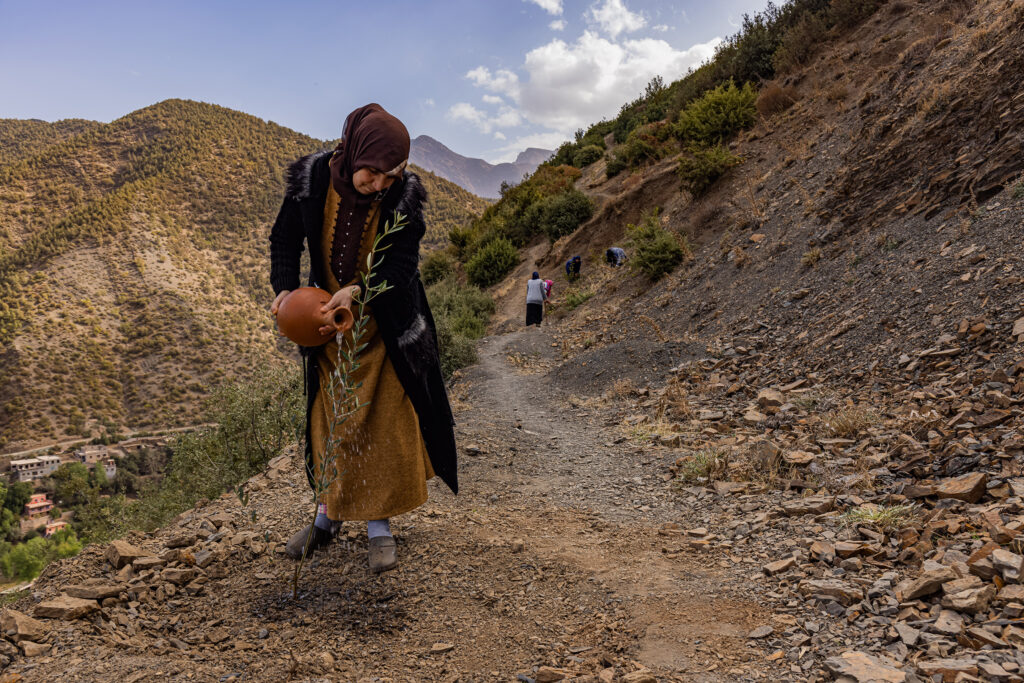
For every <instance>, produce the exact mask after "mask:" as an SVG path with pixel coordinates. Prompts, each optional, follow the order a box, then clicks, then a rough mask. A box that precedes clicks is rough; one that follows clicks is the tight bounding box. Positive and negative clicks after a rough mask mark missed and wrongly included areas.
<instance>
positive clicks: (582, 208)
mask: <svg viewBox="0 0 1024 683" xmlns="http://www.w3.org/2000/svg"><path fill="white" fill-rule="evenodd" d="M539 207H540V211H539V214H540V215H539V219H540V225H541V227H542V229H543V230H544V232H545V233H546V234H547V236H548V237H549V238H551V241H555V240H557V239H558V238H559V237H562V236H564V235H571V234H572V233H573V232H574V231H575V230H576V228H578V227H579V226H580V225H581V224H582V223H583V222H585V221H586V220H587V219H589V218H590V217H591V216H592V215H593V214H594V204H593V202H591V201H590V198H589V197H587V195H585V194H583V193H582V192H580V191H579V190H576V189H573V190H569V191H568V192H563V193H562V194H558V195H555V196H554V197H548V198H547V199H545V200H544V202H543V203H542V204H540V205H539Z"/></svg>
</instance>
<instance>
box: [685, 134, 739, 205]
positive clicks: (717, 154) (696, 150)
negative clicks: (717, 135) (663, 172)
mask: <svg viewBox="0 0 1024 683" xmlns="http://www.w3.org/2000/svg"><path fill="white" fill-rule="evenodd" d="M740 162H741V159H740V158H739V157H738V156H736V155H735V154H733V153H732V152H730V151H729V150H728V149H726V148H725V146H724V145H715V146H713V147H692V148H690V152H689V154H687V155H685V156H684V157H683V158H682V160H681V161H680V162H679V168H677V169H676V173H677V174H678V175H679V180H680V181H681V182H682V185H683V188H684V189H686V190H688V191H689V192H690V194H692V195H693V196H694V197H699V196H700V195H701V194H703V193H704V191H705V190H707V189H708V188H709V187H711V185H712V183H714V182H715V181H716V180H718V179H719V178H721V177H722V176H723V175H725V172H726V171H728V170H729V169H730V168H732V167H733V166H736V165H737V164H739V163H740Z"/></svg>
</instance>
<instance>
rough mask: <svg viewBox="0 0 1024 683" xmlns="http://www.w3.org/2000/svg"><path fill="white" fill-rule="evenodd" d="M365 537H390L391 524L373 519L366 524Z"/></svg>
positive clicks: (383, 520)
mask: <svg viewBox="0 0 1024 683" xmlns="http://www.w3.org/2000/svg"><path fill="white" fill-rule="evenodd" d="M366 535H367V536H368V537H369V538H377V537H378V536H390V535H391V522H390V521H389V520H386V519H373V520H370V521H369V522H367V523H366Z"/></svg>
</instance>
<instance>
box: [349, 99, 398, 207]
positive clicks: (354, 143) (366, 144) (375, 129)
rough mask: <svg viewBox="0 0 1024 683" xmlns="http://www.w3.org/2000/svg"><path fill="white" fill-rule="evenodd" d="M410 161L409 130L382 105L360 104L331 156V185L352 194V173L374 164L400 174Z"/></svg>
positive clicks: (352, 114) (393, 173) (351, 115)
mask: <svg viewBox="0 0 1024 683" xmlns="http://www.w3.org/2000/svg"><path fill="white" fill-rule="evenodd" d="M408 161H409V131H408V130H407V129H406V127H405V125H404V124H403V123H402V122H401V121H399V120H398V119H396V118H395V117H394V116H392V115H391V114H389V113H388V112H386V111H385V110H384V107H382V106H380V105H379V104H368V105H366V106H365V107H360V108H359V109H356V110H355V111H354V112H352V113H351V114H349V115H348V118H346V119H345V128H344V129H343V130H342V139H341V142H339V143H338V146H337V147H336V148H335V150H334V155H333V156H332V157H331V164H330V165H331V184H332V185H333V186H334V189H335V190H336V191H337V193H338V194H340V195H341V196H342V197H344V196H346V195H350V194H351V193H352V174H353V173H355V172H356V171H358V170H359V169H361V168H366V167H368V166H369V167H372V168H375V169H377V170H378V171H381V172H383V173H385V174H387V175H393V176H397V177H401V174H402V171H403V170H404V169H405V166H406V164H407V163H408Z"/></svg>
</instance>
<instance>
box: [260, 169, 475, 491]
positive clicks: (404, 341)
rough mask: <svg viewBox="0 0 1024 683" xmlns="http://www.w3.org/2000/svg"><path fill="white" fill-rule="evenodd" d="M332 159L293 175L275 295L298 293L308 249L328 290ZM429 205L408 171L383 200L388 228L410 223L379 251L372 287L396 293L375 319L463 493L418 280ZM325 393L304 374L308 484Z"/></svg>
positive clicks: (277, 224)
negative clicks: (312, 421)
mask: <svg viewBox="0 0 1024 683" xmlns="http://www.w3.org/2000/svg"><path fill="white" fill-rule="evenodd" d="M330 157H331V152H326V151H325V152H317V153H316V154H310V155H309V156H305V157H302V158H301V159H299V160H298V161H296V162H295V163H293V164H292V165H291V167H289V169H288V179H287V188H286V191H285V197H284V202H283V203H282V204H281V210H280V211H279V212H278V214H277V220H276V221H274V227H273V228H272V229H271V231H270V284H271V285H272V286H273V288H274V293H275V294H277V293H279V292H281V291H282V290H285V289H287V290H292V289H297V288H298V287H299V286H300V282H299V279H300V275H299V262H300V257H301V255H302V249H303V242H305V245H306V246H307V247H308V249H309V257H310V263H311V264H312V269H311V272H310V278H309V285H310V286H313V287H321V288H326V287H324V283H326V278H325V277H324V275H325V274H324V272H323V264H324V262H325V259H324V257H323V253H322V249H321V246H320V244H321V235H322V231H323V222H324V202H325V201H326V199H327V189H328V187H329V185H330V182H331V179H330V169H329V167H328V161H329V160H330ZM426 200H427V192H426V190H425V189H424V188H423V184H422V183H421V182H420V179H419V176H417V175H416V174H415V173H410V172H409V171H406V172H405V173H404V174H403V178H402V182H401V183H398V182H396V183H394V184H393V185H392V186H391V187H390V188H389V189H388V191H387V194H386V195H385V196H384V198H383V199H382V205H381V213H380V215H381V220H382V221H384V220H392V221H393V220H394V215H395V213H396V212H397V213H400V214H402V215H403V216H405V217H406V220H407V222H406V225H405V227H403V228H402V229H401V230H398V231H395V232H394V233H392V234H391V235H390V236H389V237H387V238H385V240H383V241H382V243H381V245H380V246H381V248H383V249H385V251H384V252H383V254H384V258H383V259H382V261H381V264H380V266H379V267H378V268H377V269H376V270H375V272H374V274H373V280H371V282H370V284H371V286H373V285H375V284H378V283H380V282H384V281H386V282H387V283H388V285H389V286H390V289H388V290H387V291H385V292H383V293H381V294H380V295H378V297H377V298H376V299H375V300H374V302H373V316H374V318H375V319H376V321H377V327H378V328H379V329H380V333H381V338H382V339H383V341H384V347H385V348H386V349H387V353H388V358H390V359H391V364H392V366H394V368H395V374H396V375H398V379H399V381H400V382H401V383H402V387H403V388H404V389H405V393H406V394H407V395H408V396H409V399H410V401H412V405H413V407H414V408H415V409H416V414H417V416H418V417H419V422H420V432H421V433H422V435H423V442H424V444H425V445H426V447H427V453H428V454H429V456H430V464H431V465H432V466H433V468H434V472H435V473H436V474H437V476H439V477H440V478H441V480H442V481H444V482H445V483H446V484H447V485H448V486H449V487H450V488H451V490H452V491H453V492H455V493H458V490H459V482H458V473H457V454H456V447H455V431H454V429H453V424H454V420H453V418H452V410H451V405H450V404H449V403H448V394H447V391H446V389H445V384H444V377H443V376H442V374H441V361H440V358H439V357H438V350H437V333H436V330H435V328H434V318H433V316H432V315H431V313H430V307H429V306H428V305H427V295H426V292H425V291H424V289H423V283H422V282H421V281H420V274H419V248H420V240H421V239H422V238H423V234H424V232H425V231H426V225H425V223H424V220H423V205H424V204H425V202H426ZM302 351H303V355H304V356H309V355H310V354H311V353H312V352H313V351H314V349H302ZM319 390H320V386H319V376H318V373H317V372H316V371H315V370H313V369H311V371H310V372H307V373H306V399H307V404H306V473H307V475H309V476H310V477H312V470H311V467H312V444H311V443H310V438H309V416H310V411H311V409H312V406H313V400H314V399H315V398H316V395H317V392H318V391H319ZM311 481H312V479H311Z"/></svg>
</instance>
